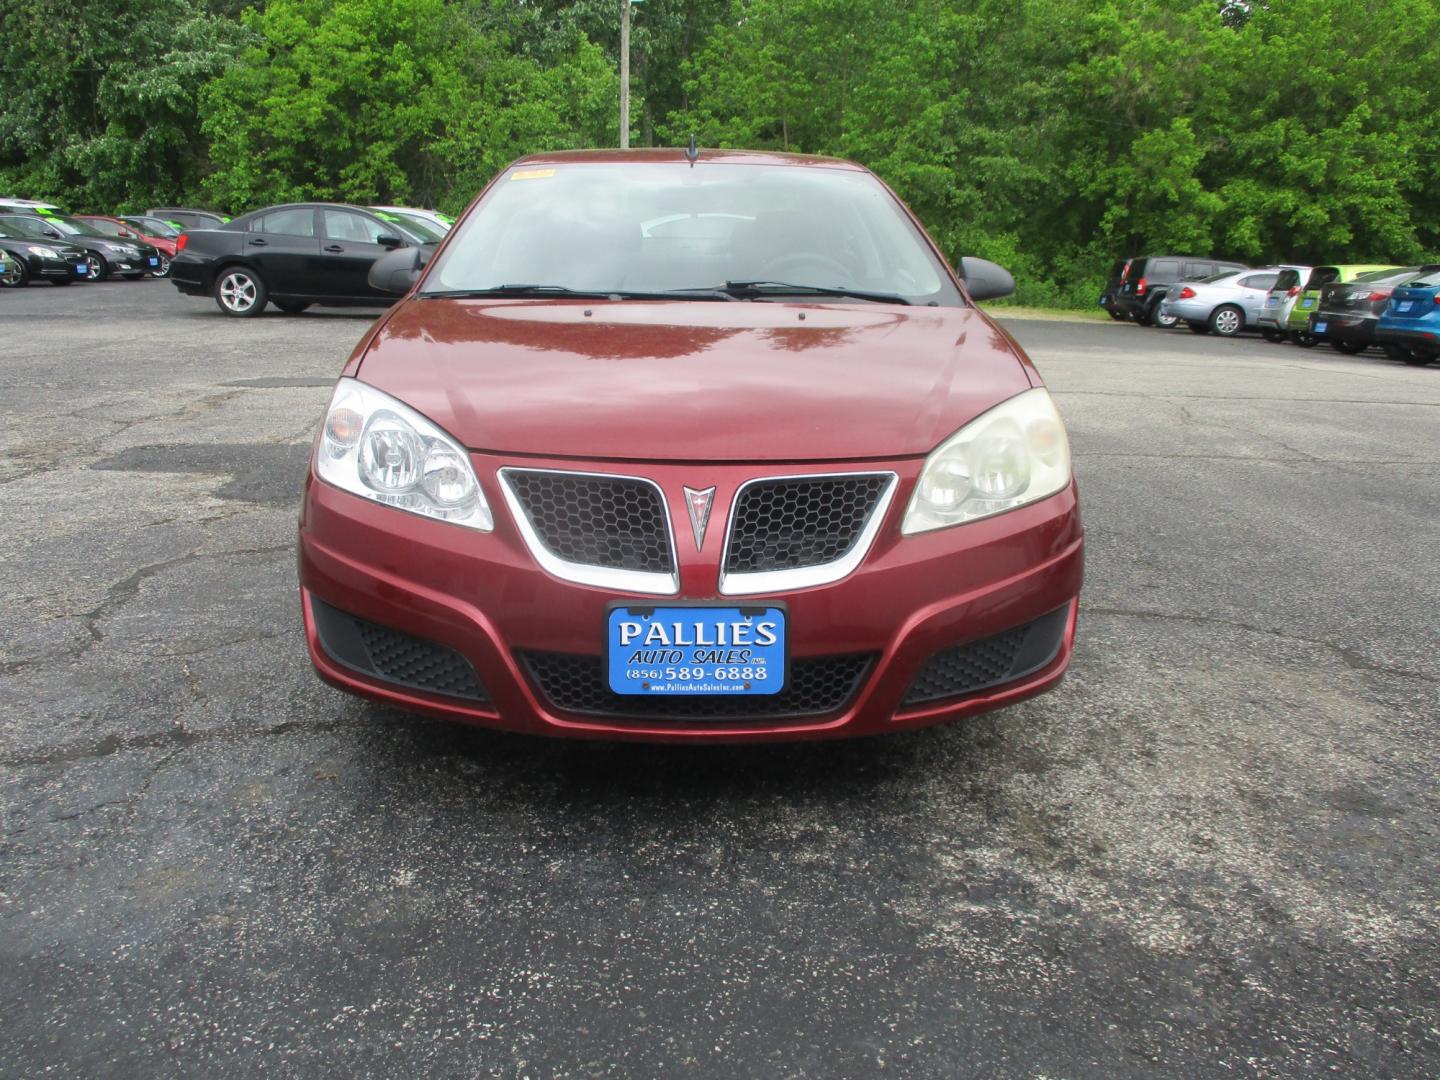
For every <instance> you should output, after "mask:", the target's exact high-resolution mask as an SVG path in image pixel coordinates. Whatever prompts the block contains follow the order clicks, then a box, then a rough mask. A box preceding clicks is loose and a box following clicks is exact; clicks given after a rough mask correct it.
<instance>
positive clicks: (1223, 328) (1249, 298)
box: [1160, 266, 1287, 337]
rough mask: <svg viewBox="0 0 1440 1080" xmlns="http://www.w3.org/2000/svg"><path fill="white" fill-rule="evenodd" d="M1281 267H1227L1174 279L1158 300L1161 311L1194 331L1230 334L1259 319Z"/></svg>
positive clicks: (1230, 335)
mask: <svg viewBox="0 0 1440 1080" xmlns="http://www.w3.org/2000/svg"><path fill="white" fill-rule="evenodd" d="M1284 269H1287V267H1282V266H1267V267H1263V268H1261V269H1258V270H1239V271H1235V270H1231V271H1227V272H1226V273H1223V274H1216V275H1215V276H1214V277H1208V278H1206V279H1205V280H1204V281H1177V282H1176V283H1175V284H1174V285H1171V286H1170V290H1169V292H1167V293H1166V294H1165V299H1164V300H1162V301H1161V303H1160V311H1161V314H1163V315H1170V316H1173V317H1175V318H1177V319H1183V320H1184V321H1185V325H1186V326H1188V327H1189V328H1190V329H1191V330H1193V331H1194V332H1195V333H1197V334H1209V333H1216V334H1220V335H1222V336H1224V337H1233V336H1234V335H1235V334H1238V333H1239V332H1240V331H1241V330H1244V329H1246V328H1247V327H1253V326H1255V324H1256V323H1257V322H1258V321H1259V319H1260V313H1261V310H1262V309H1263V308H1264V306H1265V296H1266V294H1267V293H1268V292H1269V291H1270V290H1271V289H1273V288H1274V287H1275V282H1276V280H1277V279H1278V278H1279V276H1280V272H1281V271H1282V270H1284Z"/></svg>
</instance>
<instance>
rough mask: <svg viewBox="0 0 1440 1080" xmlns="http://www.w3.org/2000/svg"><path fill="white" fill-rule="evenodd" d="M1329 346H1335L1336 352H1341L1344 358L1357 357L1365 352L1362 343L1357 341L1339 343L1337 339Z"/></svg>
mask: <svg viewBox="0 0 1440 1080" xmlns="http://www.w3.org/2000/svg"><path fill="white" fill-rule="evenodd" d="M1330 344H1331V345H1334V346H1335V349H1336V351H1338V352H1342V353H1344V354H1345V355H1346V356H1359V355H1360V354H1361V353H1362V352H1364V351H1365V345H1364V343H1362V342H1359V341H1340V340H1338V339H1337V340H1335V341H1332V342H1331V343H1330Z"/></svg>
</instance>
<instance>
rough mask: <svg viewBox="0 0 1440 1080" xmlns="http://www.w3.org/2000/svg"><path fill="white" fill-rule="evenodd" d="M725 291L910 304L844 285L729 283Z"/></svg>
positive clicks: (893, 295) (900, 298)
mask: <svg viewBox="0 0 1440 1080" xmlns="http://www.w3.org/2000/svg"><path fill="white" fill-rule="evenodd" d="M724 291H725V292H728V293H737V294H744V295H746V296H752V297H753V296H848V297H852V298H853V299H856V300H874V301H876V302H877V303H881V304H907V305H908V304H909V303H910V301H909V300H907V299H906V298H905V297H903V296H901V295H900V294H899V293H887V292H872V291H870V290H869V289H850V288H846V287H845V286H843V285H796V284H793V283H791V282H788V281H727V282H725V286H724Z"/></svg>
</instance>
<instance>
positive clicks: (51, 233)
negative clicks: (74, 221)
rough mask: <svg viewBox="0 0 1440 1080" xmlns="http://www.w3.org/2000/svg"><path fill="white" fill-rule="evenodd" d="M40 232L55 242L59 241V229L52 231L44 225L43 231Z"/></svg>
mask: <svg viewBox="0 0 1440 1080" xmlns="http://www.w3.org/2000/svg"><path fill="white" fill-rule="evenodd" d="M40 231H41V232H43V233H44V234H45V235H46V236H50V237H53V238H54V239H56V240H59V239H60V230H59V229H52V228H51V227H50V226H49V225H46V226H45V227H44V228H43V229H41V230H40Z"/></svg>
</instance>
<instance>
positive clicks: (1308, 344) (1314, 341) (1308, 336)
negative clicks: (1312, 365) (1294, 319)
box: [1290, 330, 1320, 349]
mask: <svg viewBox="0 0 1440 1080" xmlns="http://www.w3.org/2000/svg"><path fill="white" fill-rule="evenodd" d="M1290 340H1291V342H1293V343H1294V344H1296V345H1299V346H1300V348H1302V349H1313V348H1314V347H1315V346H1316V345H1318V344H1320V339H1319V338H1317V337H1316V336H1315V335H1314V334H1312V333H1310V331H1309V330H1291V331H1290Z"/></svg>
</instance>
